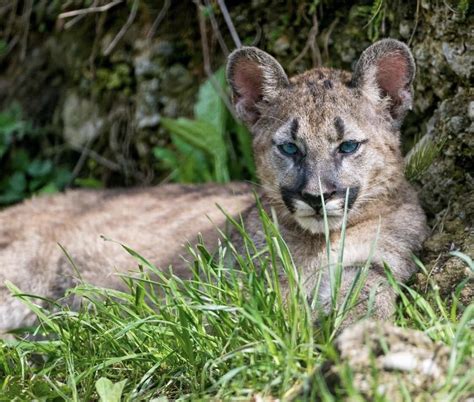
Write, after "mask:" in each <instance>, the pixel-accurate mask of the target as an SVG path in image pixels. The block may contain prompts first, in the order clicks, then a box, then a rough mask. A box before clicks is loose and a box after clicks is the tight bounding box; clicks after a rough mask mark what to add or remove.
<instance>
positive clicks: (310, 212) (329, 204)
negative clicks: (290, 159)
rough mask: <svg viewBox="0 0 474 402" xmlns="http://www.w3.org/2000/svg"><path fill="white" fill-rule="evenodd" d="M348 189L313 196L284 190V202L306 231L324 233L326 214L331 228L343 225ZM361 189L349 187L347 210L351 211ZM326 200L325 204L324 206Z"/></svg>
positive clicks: (282, 191)
mask: <svg viewBox="0 0 474 402" xmlns="http://www.w3.org/2000/svg"><path fill="white" fill-rule="evenodd" d="M346 192H347V188H346V189H343V190H339V191H334V192H332V193H326V194H324V195H323V197H321V195H320V194H318V195H312V194H307V193H306V194H305V193H296V192H293V191H289V190H288V189H282V190H281V193H282V198H283V201H284V203H285V205H286V207H287V208H288V210H289V211H290V212H291V214H292V215H293V217H294V218H295V220H296V221H297V222H298V223H299V224H300V226H302V227H303V228H304V229H307V230H309V231H311V232H313V233H320V232H324V213H325V212H326V217H327V219H328V223H329V228H330V229H335V228H337V227H339V226H340V225H341V224H342V220H343V218H344V209H345V202H346ZM358 194H359V187H349V189H348V197H347V210H348V211H349V210H350V209H351V208H352V207H353V206H354V203H355V202H356V200H357V196H358ZM323 199H324V204H323Z"/></svg>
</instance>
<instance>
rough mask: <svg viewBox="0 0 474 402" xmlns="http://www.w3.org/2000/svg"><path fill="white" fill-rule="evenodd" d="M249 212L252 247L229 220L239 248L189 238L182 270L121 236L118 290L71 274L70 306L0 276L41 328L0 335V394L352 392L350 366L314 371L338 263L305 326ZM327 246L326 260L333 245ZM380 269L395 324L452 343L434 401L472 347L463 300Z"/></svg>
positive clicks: (293, 285)
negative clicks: (8, 337)
mask: <svg viewBox="0 0 474 402" xmlns="http://www.w3.org/2000/svg"><path fill="white" fill-rule="evenodd" d="M259 211H260V217H261V224H262V230H263V233H264V234H265V237H266V242H265V244H264V245H263V248H259V249H258V250H257V248H256V245H255V244H254V243H253V242H252V241H251V239H250V238H249V235H248V234H247V232H246V231H245V228H244V227H243V225H242V224H239V223H238V222H236V221H233V220H231V223H232V224H233V226H234V227H235V229H236V230H237V231H238V232H239V234H240V236H241V241H242V242H243V244H244V249H245V250H246V252H244V253H243V254H239V253H237V251H236V249H235V247H234V246H233V244H232V243H230V242H224V243H223V244H222V245H221V247H219V249H218V250H217V252H216V253H214V254H213V253H211V252H209V251H208V250H207V249H206V248H205V247H204V245H203V244H202V243H199V244H198V245H197V246H196V247H195V248H191V249H190V253H191V254H190V257H191V260H192V261H193V263H192V266H191V269H192V277H191V278H190V279H189V280H183V279H181V278H179V277H177V276H175V275H173V273H172V271H170V272H169V273H164V272H163V271H161V270H159V269H157V268H156V267H155V266H153V265H152V264H151V263H150V262H148V261H147V260H146V259H144V258H143V257H141V256H140V255H139V254H137V253H136V252H135V251H133V250H131V249H129V248H128V247H126V246H123V247H124V249H125V250H126V252H128V253H129V254H130V255H132V256H133V257H134V258H135V259H136V260H137V264H139V266H140V270H139V272H137V273H136V274H135V275H126V276H124V277H123V279H124V281H125V283H126V284H127V286H128V289H129V290H128V291H127V292H123V291H117V290H113V289H103V288H98V287H94V286H90V285H87V284H80V285H79V286H77V287H76V288H75V289H72V290H71V291H70V293H69V294H68V296H69V297H70V296H74V297H79V298H83V300H84V303H83V306H82V308H81V309H80V310H79V311H77V312H74V311H70V310H69V309H68V308H67V307H66V306H65V305H64V304H60V303H57V302H55V301H51V302H50V303H49V306H48V307H47V308H41V307H39V306H38V305H37V303H36V300H35V297H34V296H28V295H24V294H22V293H21V291H20V290H19V289H17V288H16V287H15V286H13V285H12V284H8V286H9V287H10V289H11V290H12V291H13V292H14V293H15V294H16V295H17V297H19V298H20V299H21V300H23V301H24V303H26V304H27V305H28V306H29V308H30V309H31V310H32V311H34V313H35V314H36V315H37V316H38V318H39V320H40V322H41V325H40V326H39V327H38V329H37V330H36V331H37V332H36V333H37V334H39V335H44V337H43V340H33V339H32V338H31V337H30V338H27V339H23V340H21V341H18V342H10V343H4V342H0V389H1V392H2V396H3V398H5V399H6V400H11V399H13V398H21V399H22V400H23V399H24V400H31V399H41V400H55V399H63V400H97V399H99V398H100V400H102V401H116V400H119V398H122V400H150V399H151V398H161V399H159V400H163V401H166V400H168V399H167V398H169V400H175V399H177V398H180V399H188V400H201V399H209V398H213V399H215V400H229V399H232V398H234V399H235V398H240V399H244V400H248V399H250V398H252V397H254V396H255V395H256V394H260V395H262V396H266V395H272V396H274V397H278V398H281V399H283V400H300V399H298V395H301V392H302V391H303V390H304V389H306V391H308V390H307V388H308V384H311V383H313V384H316V385H314V386H313V387H312V388H311V389H312V390H313V392H314V393H316V395H313V397H311V398H310V399H309V400H314V399H315V397H316V396H317V397H318V398H320V399H321V400H327V401H330V400H363V399H361V396H360V395H359V394H358V392H357V390H355V389H354V387H353V386H352V373H351V370H350V368H347V369H346V371H342V372H341V373H342V374H341V375H342V378H341V382H340V384H339V385H336V386H335V387H332V388H331V389H329V388H328V385H327V384H326V383H325V380H324V378H323V377H322V376H320V375H318V374H315V373H318V372H319V370H318V368H319V367H321V365H322V364H323V363H324V362H325V361H327V360H328V359H331V360H332V359H334V358H335V351H334V346H333V339H334V337H335V335H336V334H337V332H338V330H339V328H340V326H339V325H340V318H341V317H343V316H344V315H345V314H347V312H349V311H350V309H351V308H352V306H353V305H352V304H351V302H350V301H349V302H347V303H346V300H344V301H342V303H340V302H339V301H338V300H337V299H338V298H337V292H338V291H339V289H338V286H339V285H338V283H340V281H339V280H338V275H339V274H338V270H337V269H335V272H334V277H333V278H332V279H331V281H332V283H333V286H332V293H333V298H332V300H333V304H332V311H331V312H330V313H329V314H328V315H321V314H320V315H319V316H318V321H317V322H318V324H317V325H315V316H314V313H315V309H316V311H318V306H317V305H316V306H315V309H313V308H312V306H311V304H312V303H311V300H308V297H307V294H306V291H305V290H304V289H305V288H304V284H303V283H302V277H301V275H300V272H299V270H298V268H297V267H296V266H295V265H294V263H293V260H292V257H291V254H290V253H289V250H288V248H287V246H286V244H285V242H284V241H283V239H282V238H281V236H280V234H279V232H278V228H277V226H276V225H275V224H274V222H272V221H271V219H270V218H269V217H268V216H267V215H266V214H265V212H264V211H263V210H262V209H261V208H260V209H259ZM229 219H230V218H229ZM329 251H330V247H329ZM341 254H342V253H341ZM336 257H337V258H336V261H335V264H336V265H335V267H336V268H337V264H338V263H339V262H338V261H340V260H341V256H336ZM460 257H461V256H460ZM418 264H419V265H420V268H421V269H422V270H425V268H424V267H423V265H422V264H421V263H419V262H418ZM387 275H388V276H389V278H390V280H391V283H392V286H393V288H394V291H395V292H396V293H397V295H398V296H399V297H400V302H399V305H398V306H397V317H396V322H397V324H398V325H400V326H402V327H411V328H416V329H419V330H422V331H425V333H427V334H428V335H429V336H430V337H431V338H432V339H434V340H437V341H441V342H444V343H445V344H447V345H448V346H450V347H451V350H452V355H451V361H450V374H449V375H448V378H447V379H446V382H445V383H444V384H443V383H440V384H439V388H437V390H440V392H442V395H443V396H444V397H445V398H444V400H460V399H462V398H463V397H466V396H467V395H469V392H470V390H472V387H471V386H472V384H470V382H469V381H470V378H471V377H470V374H472V373H470V372H469V371H468V372H462V370H461V371H460V370H459V369H460V368H462V367H465V366H466V365H469V362H470V361H472V358H473V356H474V338H473V334H474V332H473V331H472V325H473V322H474V321H473V320H474V309H473V307H472V306H470V307H464V306H462V305H461V303H460V302H459V301H458V299H457V297H458V296H459V291H460V289H458V290H457V293H455V294H453V296H452V301H453V303H451V306H452V307H450V308H448V307H447V306H448V305H449V301H448V300H443V299H442V298H441V297H440V295H439V290H438V288H437V287H436V285H435V284H433V283H432V284H431V287H430V289H429V291H428V292H427V293H426V294H420V293H417V292H416V291H414V290H413V289H411V288H409V287H407V286H405V285H401V284H398V283H397V282H395V281H394V279H393V277H392V276H391V274H390V270H389V268H388V267H387ZM282 278H285V279H286V281H287V286H288V291H287V292H286V293H285V294H284V291H283V290H282V289H281V287H280V281H281V279H282ZM360 283H361V282H359V281H355V282H354V284H353V286H352V290H351V291H350V292H349V296H348V297H347V298H346V299H352V298H354V297H355V296H356V295H357V294H356V293H355V292H356V289H357V288H358V287H359V286H360ZM26 331H27V332H28V333H31V332H35V330H34V329H26ZM373 376H374V377H373V380H374V389H375V388H376V387H377V385H381V384H378V383H377V372H376V371H375V369H374V372H373ZM401 386H403V384H401ZM470 387H471V388H470ZM306 391H305V392H306ZM295 395H296V396H295Z"/></svg>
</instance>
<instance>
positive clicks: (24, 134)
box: [0, 105, 71, 205]
mask: <svg viewBox="0 0 474 402" xmlns="http://www.w3.org/2000/svg"><path fill="white" fill-rule="evenodd" d="M40 135H41V133H40V132H38V131H37V130H36V129H34V128H33V127H32V126H31V124H29V123H28V122H27V121H25V120H24V119H23V117H22V113H21V109H20V107H19V106H18V105H12V106H11V107H10V108H8V109H6V110H4V111H3V112H0V172H1V173H0V205H2V204H3V205H5V204H11V203H14V202H17V201H21V200H22V199H24V198H26V197H28V196H30V195H32V194H37V193H52V192H55V191H58V190H59V189H62V188H63V187H64V186H65V185H66V184H67V183H68V182H69V181H70V179H71V173H70V171H69V170H68V169H67V168H65V167H61V166H59V167H57V166H55V164H54V162H53V160H52V159H51V158H46V157H44V156H43V155H41V154H40V153H39V152H38V151H37V150H36V149H35V145H36V143H37V142H38V141H39V138H38V137H40Z"/></svg>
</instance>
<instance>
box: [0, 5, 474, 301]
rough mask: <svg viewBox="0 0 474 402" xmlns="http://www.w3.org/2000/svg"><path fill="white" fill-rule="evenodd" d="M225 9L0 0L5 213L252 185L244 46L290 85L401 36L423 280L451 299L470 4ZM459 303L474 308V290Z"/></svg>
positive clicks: (459, 268)
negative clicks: (231, 61) (107, 195)
mask: <svg viewBox="0 0 474 402" xmlns="http://www.w3.org/2000/svg"><path fill="white" fill-rule="evenodd" d="M226 6H227V9H228V15H227V14H226V8H224V7H223V2H222V1H220V0H199V1H191V0H179V1H178V0H166V1H163V0H157V1H151V0H149V1H147V0H70V1H59V0H0V205H3V206H5V205H10V204H12V203H15V202H19V201H21V200H22V199H24V198H27V197H30V196H31V195H34V194H41V193H54V192H56V191H60V190H63V189H65V188H67V187H94V188H101V187H113V186H133V185H150V184H158V183H163V182H169V181H178V182H204V181H218V182H226V181H229V180H255V177H254V168H253V163H252V159H251V152H250V137H249V134H248V132H247V131H246V130H245V128H243V127H242V126H241V125H240V124H239V123H238V122H236V121H235V119H234V118H233V116H232V110H229V108H228V107H227V105H228V103H229V99H228V95H227V94H228V91H227V87H226V85H225V78H224V74H223V69H222V67H223V65H224V63H225V59H226V56H227V54H228V53H229V51H231V50H232V49H233V48H235V46H236V41H237V38H238V40H240V41H241V42H242V43H243V44H246V45H255V46H259V47H261V48H262V49H264V50H266V51H268V52H270V53H272V54H273V55H275V56H276V58H277V59H278V60H279V61H281V62H282V64H283V66H284V67H285V68H286V70H287V71H288V73H289V74H290V75H291V74H295V73H298V72H302V71H304V70H306V69H308V68H311V67H312V66H317V65H321V64H323V65H327V66H332V67H337V68H345V69H351V66H352V64H353V63H354V62H355V61H356V60H357V57H358V55H359V54H360V53H361V51H362V50H364V49H365V48H366V47H367V46H368V45H370V43H372V42H373V41H375V40H377V39H379V38H383V37H393V38H397V39H400V40H402V41H404V42H406V43H408V44H409V46H410V47H411V48H412V50H413V53H414V56H415V59H416V62H417V67H418V71H417V78H416V81H415V103H414V110H413V112H411V113H410V114H409V116H408V117H407V119H406V121H405V124H404V127H403V128H402V145H403V149H404V152H405V153H408V152H409V151H410V150H411V149H412V148H413V146H414V144H415V143H417V142H419V140H420V139H421V141H422V142H421V143H422V144H425V145H423V146H424V148H422V151H423V152H419V153H418V156H417V157H416V158H415V159H413V161H414V162H412V164H411V169H409V171H408V172H407V174H408V175H409V178H410V179H411V180H412V182H414V183H415V184H416V185H417V186H418V187H419V189H420V197H421V200H422V203H423V206H424V208H425V210H426V212H427V214H428V217H429V222H430V225H431V227H432V228H433V231H432V235H431V237H430V239H429V240H428V241H427V242H426V245H425V250H424V253H423V256H422V257H423V259H424V261H425V263H426V264H427V267H428V268H429V269H430V273H429V275H426V274H423V273H421V274H419V275H418V277H417V279H416V281H417V284H418V285H419V286H420V287H423V286H425V284H426V281H427V279H428V278H429V277H430V278H434V279H435V280H437V281H438V282H439V284H440V286H441V288H442V292H444V294H449V293H450V292H453V291H456V289H457V286H458V284H459V283H460V282H462V281H464V280H465V281H472V277H470V276H469V275H470V274H469V273H468V272H466V271H465V268H464V267H465V265H464V264H463V263H462V262H461V261H460V260H459V259H458V258H457V257H454V256H452V255H451V254H450V252H451V251H453V250H461V251H463V252H464V253H466V254H471V255H472V250H473V237H474V236H472V219H473V215H474V213H473V211H474V197H473V195H474V194H473V178H472V173H473V171H474V169H473V163H472V153H473V149H474V147H473V145H474V144H473V142H474V140H473V136H472V134H473V131H474V130H473V123H472V122H473V119H474V101H473V90H472V82H471V80H472V69H473V49H472V46H473V45H472V43H473V38H472V30H473V28H472V27H473V24H472V22H473V16H472V6H471V9H470V8H469V7H470V6H469V1H468V0H450V1H449V0H446V1H428V0H417V1H400V0H398V1H387V0H366V1H362V0H360V1H342V0H340V1H339V0H335V1H325V0H313V1H302V0H292V1H290V0H288V1H269V0H252V1H227V2H226ZM225 17H228V20H230V21H232V24H233V26H234V27H235V28H234V30H233V29H232V28H229V25H228V24H227V23H226V18H225ZM426 144H428V145H429V146H428V145H426ZM430 144H431V145H430ZM137 213H139V211H137ZM459 289H461V288H459ZM460 291H461V292H462V294H461V296H462V298H463V299H464V301H467V302H469V300H471V299H472V295H473V287H472V282H471V283H470V284H469V286H465V287H464V288H463V289H462V290H460Z"/></svg>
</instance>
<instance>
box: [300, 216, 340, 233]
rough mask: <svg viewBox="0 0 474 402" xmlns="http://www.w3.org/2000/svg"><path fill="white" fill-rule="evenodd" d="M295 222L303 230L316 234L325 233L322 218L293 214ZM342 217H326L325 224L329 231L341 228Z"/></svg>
mask: <svg viewBox="0 0 474 402" xmlns="http://www.w3.org/2000/svg"><path fill="white" fill-rule="evenodd" d="M294 217H295V220H296V222H297V223H298V224H299V225H300V226H301V227H302V228H303V229H305V230H307V231H309V232H311V233H313V234H316V233H324V232H325V230H326V229H325V224H324V217H320V216H316V215H314V216H298V215H296V214H295V216H294ZM342 221H343V217H342V216H328V217H327V222H328V227H329V230H336V229H340V228H341V227H342Z"/></svg>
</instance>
